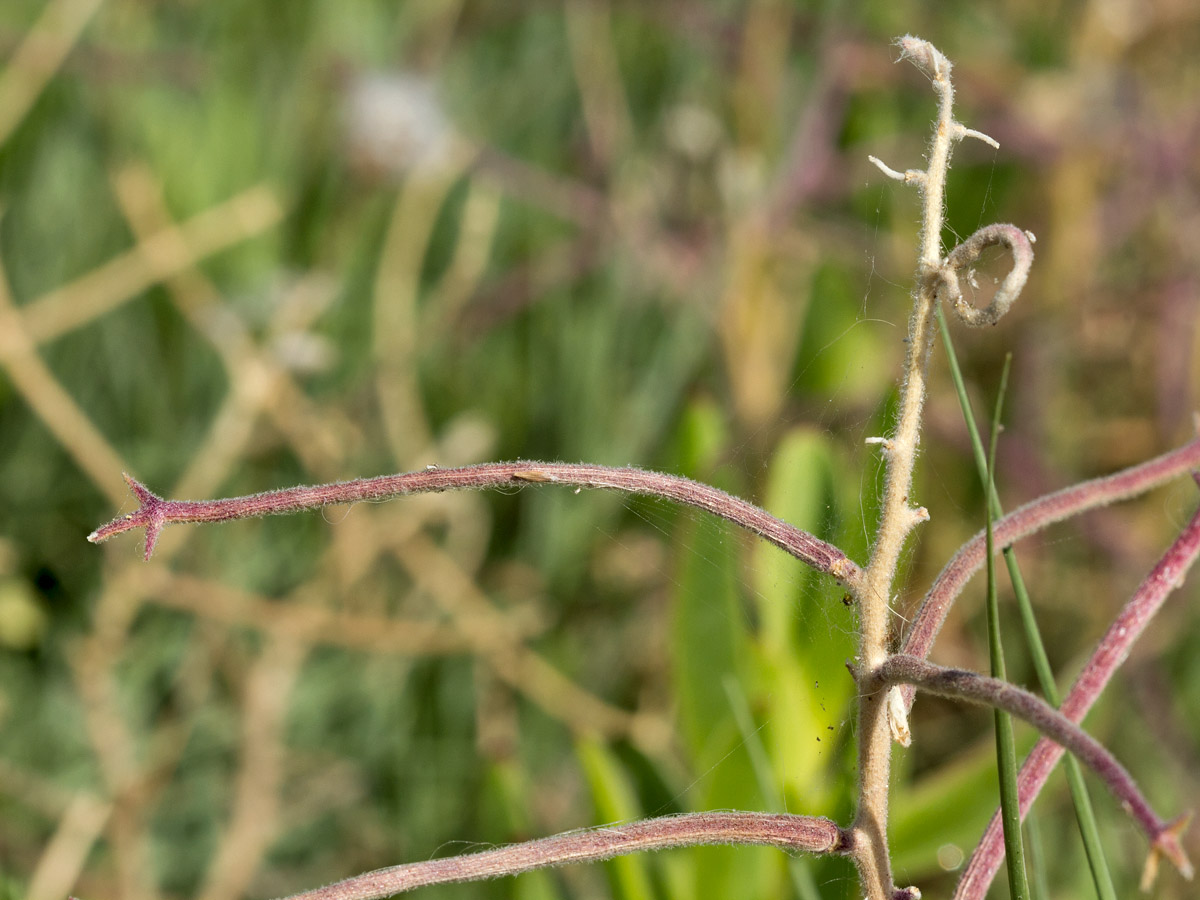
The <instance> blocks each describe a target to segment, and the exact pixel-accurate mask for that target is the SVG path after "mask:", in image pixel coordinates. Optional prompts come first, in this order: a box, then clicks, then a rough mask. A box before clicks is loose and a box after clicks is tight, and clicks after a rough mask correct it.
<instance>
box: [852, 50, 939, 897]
mask: <svg viewBox="0 0 1200 900" xmlns="http://www.w3.org/2000/svg"><path fill="white" fill-rule="evenodd" d="M899 45H900V48H901V53H902V57H908V58H910V59H912V61H913V62H914V63H915V64H916V65H917V67H918V68H920V69H921V70H922V71H924V72H925V74H926V75H927V76H929V79H930V81H931V82H932V84H933V89H934V92H935V93H936V94H937V98H938V117H937V122H936V123H935V126H934V132H933V140H932V143H931V145H930V149H929V165H928V167H927V168H926V169H925V170H924V171H909V172H907V173H905V174H904V175H900V174H899V173H896V172H892V171H891V170H889V169H888V168H887V167H886V166H884V165H883V164H881V163H879V162H878V161H877V160H876V161H875V162H876V164H877V165H878V166H879V168H880V169H881V170H882V171H884V172H885V173H886V174H890V175H891V176H892V177H898V178H899V179H900V180H902V181H905V182H912V183H915V184H916V185H917V187H918V188H919V189H920V192H921V197H922V201H923V207H922V226H921V252H920V256H919V259H918V262H917V274H916V287H915V290H914V293H913V309H912V315H911V316H910V318H909V323H908V338H907V344H908V350H907V354H906V357H905V362H904V377H903V381H902V384H901V394H900V407H899V412H898V414H897V420H896V427H895V431H894V433H893V435H892V437H891V438H889V439H887V440H884V441H882V442H881V443H882V446H883V451H884V458H885V460H886V463H887V474H886V482H885V488H884V495H883V508H882V511H881V513H880V519H879V527H878V530H877V531H876V533H875V542H874V546H873V547H872V550H871V561H870V564H869V565H868V566H867V568H866V570H865V571H864V573H863V579H862V585H861V588H860V589H859V590H858V591H857V598H858V607H859V652H858V678H859V707H858V810H857V812H856V815H855V819H854V828H855V830H856V833H858V834H860V835H861V836H862V839H863V840H862V851H861V852H860V853H858V854H856V856H855V862H856V863H857V865H858V869H859V876H860V878H861V879H862V882H863V887H864V889H865V890H866V892H867V896H868V898H870V900H889V898H890V897H892V896H893V895H894V893H895V885H894V884H893V881H892V872H891V862H890V859H889V856H888V846H887V818H888V781H889V775H890V772H891V751H892V729H891V726H890V724H889V721H888V712H887V710H888V704H887V698H886V692H880V691H871V690H867V689H866V682H867V681H869V680H870V677H871V673H873V672H874V671H875V670H876V669H877V667H879V666H880V665H882V664H883V663H884V662H885V661H886V660H887V658H888V649H889V648H888V630H889V624H890V623H889V618H888V617H889V607H888V600H889V598H890V597H891V592H892V584H893V582H894V581H895V577H896V567H897V564H898V562H899V559H900V553H901V550H902V549H903V546H904V541H905V539H906V538H907V537H908V535H909V533H910V532H911V531H912V529H913V528H914V527H916V525H917V524H918V523H919V522H922V521H925V520H926V519H928V518H929V514H928V512H926V510H925V509H924V508H922V507H914V506H913V505H912V503H911V502H910V500H909V494H910V492H911V490H912V475H913V465H914V463H915V460H916V456H917V448H918V445H919V443H920V430H921V411H922V409H923V407H924V403H925V393H926V392H925V381H926V377H927V373H928V370H929V354H930V351H931V350H932V348H933V310H934V306H935V304H936V303H937V294H938V287H939V284H940V279H939V277H938V271H939V269H940V266H941V262H942V223H943V216H944V203H945V186H946V170H947V168H948V167H949V165H950V153H951V150H952V149H953V145H954V142H955V140H957V139H958V138H960V137H961V133H960V132H961V126H958V125H957V123H955V122H954V118H953V107H954V87H953V85H952V84H951V81H950V68H951V66H950V61H949V60H948V59H946V57H945V56H943V55H942V54H941V53H940V52H939V51H938V50H937V49H936V48H935V47H934V46H933V45H932V44H930V43H928V42H926V41H922V40H920V39H918V38H915V37H912V36H905V37H903V38H901V39H900V41H899Z"/></svg>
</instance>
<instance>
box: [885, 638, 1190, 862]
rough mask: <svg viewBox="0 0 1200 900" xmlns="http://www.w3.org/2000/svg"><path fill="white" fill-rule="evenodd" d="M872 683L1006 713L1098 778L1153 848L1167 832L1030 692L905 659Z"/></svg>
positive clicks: (1106, 763)
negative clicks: (1062, 749)
mask: <svg viewBox="0 0 1200 900" xmlns="http://www.w3.org/2000/svg"><path fill="white" fill-rule="evenodd" d="M875 677H876V678H877V679H878V680H879V681H880V682H881V683H883V684H911V685H914V686H915V687H917V688H920V689H921V690H924V691H928V692H929V693H932V694H938V695H940V696H942V697H952V698H957V699H961V700H967V701H969V702H971V703H979V704H982V705H984V706H991V707H993V708H995V709H1002V710H1004V711H1005V712H1008V713H1011V714H1012V715H1014V716H1016V717H1017V718H1019V719H1022V720H1024V721H1026V722H1028V723H1029V724H1030V725H1032V726H1033V727H1034V728H1036V729H1037V730H1038V731H1040V732H1041V733H1042V734H1044V735H1046V736H1048V737H1049V738H1051V739H1052V740H1053V741H1055V742H1056V743H1058V744H1060V745H1062V746H1063V747H1066V748H1067V749H1068V750H1070V751H1071V752H1072V753H1074V754H1075V756H1077V757H1078V758H1079V760H1080V762H1082V763H1083V764H1084V765H1086V766H1087V767H1088V768H1090V769H1091V770H1092V771H1093V772H1095V773H1096V774H1097V775H1099V776H1100V778H1101V779H1103V781H1104V783H1105V784H1106V785H1108V788H1109V790H1110V791H1112V793H1113V795H1114V796H1115V797H1116V798H1117V799H1118V800H1119V801H1120V802H1121V805H1122V806H1124V807H1125V809H1126V810H1127V811H1128V812H1129V814H1130V815H1131V816H1133V819H1134V821H1136V822H1137V823H1138V824H1139V825H1140V826H1141V827H1142V830H1143V831H1145V832H1146V836H1147V837H1148V838H1149V839H1150V842H1151V843H1152V844H1153V843H1155V842H1156V841H1157V840H1158V839H1159V837H1160V836H1161V835H1162V834H1163V832H1164V831H1166V830H1167V828H1168V826H1167V823H1166V822H1164V821H1163V820H1162V819H1161V818H1159V816H1158V814H1157V813H1156V812H1155V811H1154V810H1153V809H1152V808H1151V806H1150V803H1149V802H1148V801H1147V800H1146V798H1145V797H1144V796H1143V795H1142V792H1141V789H1140V788H1138V786H1137V782H1135V781H1134V780H1133V776H1132V775H1130V774H1129V772H1128V770H1127V769H1126V768H1125V767H1124V766H1122V765H1121V764H1120V763H1119V762H1117V760H1116V758H1115V757H1114V756H1113V755H1112V754H1111V753H1109V752H1108V750H1107V749H1105V748H1104V746H1103V745H1102V744H1101V743H1100V742H1099V741H1097V740H1096V739H1095V738H1094V737H1092V736H1091V735H1090V734H1088V733H1087V732H1085V731H1084V730H1083V729H1081V728H1080V727H1079V725H1078V724H1076V723H1075V722H1073V721H1071V720H1070V719H1068V718H1067V717H1066V716H1064V715H1063V714H1062V713H1061V712H1060V711H1059V710H1057V709H1055V708H1054V707H1053V706H1051V705H1050V704H1048V703H1047V702H1046V701H1045V700H1042V699H1041V698H1040V697H1036V696H1034V695H1033V694H1031V693H1029V691H1026V690H1024V689H1022V688H1019V687H1017V686H1016V685H1013V684H1009V683H1008V682H1007V681H1001V680H1000V679H999V678H990V677H988V676H987V675H980V674H979V673H978V672H970V671H967V670H966V669H949V668H946V667H944V666H937V665H934V664H933V663H930V662H926V661H925V660H923V659H918V658H917V657H915V656H906V655H904V654H896V655H895V656H890V657H888V659H887V661H886V662H884V663H883V664H882V665H880V666H879V667H878V668H877V669H876V670H875Z"/></svg>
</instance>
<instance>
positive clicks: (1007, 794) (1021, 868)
mask: <svg viewBox="0 0 1200 900" xmlns="http://www.w3.org/2000/svg"><path fill="white" fill-rule="evenodd" d="M1011 362H1012V354H1011V353H1010V354H1009V355H1008V356H1007V357H1006V358H1005V360H1004V370H1003V371H1002V372H1001V374H1000V390H999V392H998V395H997V397H996V411H995V413H994V414H993V416H992V439H991V445H990V446H989V448H988V462H987V478H986V479H985V481H984V495H985V496H991V494H992V492H993V491H994V490H995V483H996V482H995V472H996V442H997V438H998V437H999V433H1000V411H1001V409H1003V407H1004V393H1005V391H1006V390H1007V389H1008V369H1009V365H1010V363H1011ZM985 506H986V507H987V622H988V648H989V650H990V651H991V657H992V677H993V678H1001V679H1002V678H1005V677H1006V673H1005V671H1004V648H1003V647H1002V646H1001V643H1000V599H999V596H998V593H997V591H996V557H995V551H994V543H993V535H992V507H991V504H990V503H985ZM995 718H996V766H997V768H998V769H999V770H1000V818H1001V822H1002V823H1003V825H1004V853H1005V861H1006V862H1007V864H1008V893H1009V896H1010V897H1011V898H1012V900H1028V898H1029V885H1028V883H1027V882H1026V880H1025V848H1024V845H1023V843H1022V841H1021V808H1020V800H1019V798H1018V796H1017V751H1016V749H1015V748H1014V746H1013V731H1012V717H1011V716H1009V714H1008V713H1006V712H1002V711H1001V710H996V712H995Z"/></svg>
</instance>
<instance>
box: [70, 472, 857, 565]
mask: <svg viewBox="0 0 1200 900" xmlns="http://www.w3.org/2000/svg"><path fill="white" fill-rule="evenodd" d="M125 481H126V482H128V484H129V488H130V490H132V491H133V494H134V496H135V497H136V498H137V500H138V502H139V504H140V506H139V507H138V509H137V510H136V511H134V512H132V513H129V514H128V515H124V516H121V517H119V518H116V519H113V520H112V521H111V522H109V523H108V524H107V525H102V526H101V527H100V528H97V529H96V530H95V531H93V532H92V533H91V534H89V535H88V540H89V541H92V542H93V543H97V542H99V541H104V540H108V538H110V537H112V536H113V535H117V534H120V533H121V532H123V531H129V530H131V529H134V528H145V529H146V550H145V556H146V559H149V558H150V555H151V554H152V553H153V552H154V544H155V541H157V540H158V535H159V533H160V532H161V531H162V528H163V526H164V525H169V524H171V523H175V522H227V521H230V520H231V519H246V518H254V517H257V516H269V515H280V514H285V513H294V512H299V511H301V510H306V509H318V508H320V507H323V506H330V505H333V504H337V503H355V502H357V501H360V500H388V499H391V498H393V497H401V496H404V495H406V494H420V493H429V492H437V491H450V490H466V489H479V488H491V487H503V486H512V487H521V486H524V485H528V484H563V485H573V486H576V487H586V488H606V489H610V490H617V491H625V492H628V493H631V494H644V495H647V496H652V497H661V498H663V499H664V500H673V501H675V502H676V503H682V504H684V505H685V506H693V507H696V508H697V509H702V510H705V511H706V512H710V513H713V514H714V515H717V516H720V517H721V518H723V519H727V520H729V521H730V522H733V523H734V524H735V525H740V526H741V527H742V528H745V529H746V530H747V531H750V532H753V533H754V534H757V535H758V536H759V537H762V538H764V539H765V540H767V541H770V542H771V543H772V544H774V545H775V546H776V547H780V548H781V549H783V550H785V551H787V552H788V553H790V554H791V555H792V556H794V557H796V558H797V559H799V560H802V561H803V562H805V563H807V564H808V565H810V566H812V567H813V568H814V569H816V570H817V571H819V572H824V573H826V574H828V575H832V576H833V577H834V578H837V579H838V580H840V581H842V582H844V583H846V584H847V585H850V586H854V585H856V584H857V583H858V580H859V577H860V576H859V568H858V566H857V565H855V564H854V562H853V561H851V560H850V559H849V558H848V557H847V556H846V554H845V553H843V552H842V551H841V550H839V549H838V548H837V547H835V546H833V545H832V544H829V543H826V542H825V541H823V540H821V539H820V538H817V537H815V536H813V535H811V534H809V533H808V532H806V531H801V530H800V529H799V528H796V527H794V526H792V525H789V524H788V523H787V522H784V521H782V520H781V519H777V518H776V517H775V516H772V515H771V514H770V513H768V512H766V511H765V510H763V509H760V508H759V507H757V506H755V505H754V504H752V503H747V502H746V501H745V500H741V499H739V498H737V497H734V496H733V495H731V494H727V493H725V492H724V491H719V490H717V489H716V488H714V487H710V486H709V485H707V484H701V483H699V482H696V481H692V480H691V479H688V478H682V477H679V476H677V475H664V474H662V473H660V472H649V471H646V470H644V469H634V468H614V467H609V466H591V465H582V464H571V463H545V462H529V461H527V460H521V461H517V462H503V463H485V464H483V465H478V466H464V467H462V468H457V469H439V468H437V467H436V466H431V467H430V468H428V469H424V470H422V471H419V472H405V473H401V474H399V475H381V476H379V477H378V478H359V479H356V480H354V481H341V482H337V483H334V484H322V485H317V486H315V487H305V486H301V487H293V488H286V489H284V490H279V491H268V492H266V493H263V494H251V495H248V496H245V497H232V498H229V499H225V500H163V499H162V498H161V497H159V496H157V495H156V494H153V493H151V492H150V491H149V490H147V489H146V488H145V487H144V486H143V485H142V484H140V483H139V482H138V481H137V480H135V479H134V478H131V477H130V476H128V475H126V476H125Z"/></svg>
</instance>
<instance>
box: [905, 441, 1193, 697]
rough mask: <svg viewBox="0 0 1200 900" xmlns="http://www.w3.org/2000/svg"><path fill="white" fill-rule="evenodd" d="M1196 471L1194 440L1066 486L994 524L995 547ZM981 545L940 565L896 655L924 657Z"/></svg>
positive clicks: (977, 561)
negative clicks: (1125, 467)
mask: <svg viewBox="0 0 1200 900" xmlns="http://www.w3.org/2000/svg"><path fill="white" fill-rule="evenodd" d="M1197 468H1200V439H1196V440H1193V441H1191V442H1189V443H1187V444H1184V445H1183V446H1182V447H1180V448H1179V449H1177V450H1172V451H1170V452H1169V453H1164V454H1163V455H1162V456H1157V457H1155V458H1154V459H1151V460H1149V461H1147V462H1144V463H1140V464H1139V465H1136V466H1131V467H1130V468H1128V469H1123V470H1121V471H1120V472H1117V473H1115V474H1113V475H1106V476H1104V477H1102V478H1094V479H1092V480H1091V481H1085V482H1082V483H1080V484H1076V485H1072V486H1071V487H1068V488H1064V489H1063V490H1061V491H1057V492H1056V493H1053V494H1047V495H1046V496H1044V497H1040V498H1038V499H1037V500H1034V501H1032V502H1030V503H1027V504H1025V505H1024V506H1021V507H1018V508H1017V509H1015V510H1013V511H1012V512H1010V513H1009V514H1008V515H1006V516H1005V517H1004V518H1002V519H1000V520H999V521H997V522H996V523H995V526H994V527H995V536H996V544H997V545H998V546H1001V547H1004V546H1007V545H1009V544H1013V543H1015V542H1016V541H1019V540H1020V539H1021V538H1023V537H1028V536H1029V535H1031V534H1034V533H1036V532H1038V531H1040V530H1042V529H1043V528H1046V527H1047V526H1049V525H1052V524H1054V523H1055V522H1061V521H1063V520H1064V519H1069V518H1071V517H1072V516H1077V515H1079V514H1080V513H1082V512H1086V511H1087V510H1090V509H1096V508H1097V507H1101V506H1107V505H1108V504H1110V503H1115V502H1117V501H1118V500H1125V499H1128V498H1130V497H1136V496H1138V495H1139V494H1144V493H1146V492H1147V491H1150V490H1152V489H1154V488H1156V487H1158V486H1159V485H1160V484H1163V483H1165V482H1167V481H1170V480H1172V479H1174V478H1178V477H1179V476H1181V475H1184V474H1186V473H1188V472H1191V471H1192V470H1194V469H1197ZM984 545H985V539H984V534H983V532H980V533H979V534H977V535H975V537H973V538H971V540H969V541H967V543H965V544H963V546H962V547H961V548H959V550H958V552H957V553H955V554H954V557H953V558H952V559H951V560H950V562H948V563H946V565H945V567H944V568H943V569H942V571H941V573H940V574H939V575H938V577H937V580H936V581H934V583H933V586H932V587H931V588H930V589H929V591H928V593H927V594H926V595H925V600H924V601H923V602H922V604H921V608H920V609H919V610H918V611H917V615H916V618H915V619H914V620H913V626H912V629H911V630H910V631H909V633H908V636H907V637H906V638H905V641H904V646H903V648H902V652H904V653H906V654H908V655H910V656H919V657H921V658H922V659H923V658H925V657H927V656H928V655H929V651H930V650H931V649H932V648H933V642H934V641H935V640H936V638H937V635H938V632H939V631H940V630H941V628H942V623H944V622H945V621H946V616H947V615H948V614H949V612H950V607H951V606H952V605H953V604H954V601H955V600H956V599H957V598H958V595H959V594H961V593H962V589H963V587H964V586H965V585H966V583H967V581H968V580H969V579H970V578H971V576H972V575H974V574H975V573H976V572H978V571H979V569H980V568H981V567H982V566H983V561H984V558H985V546H984ZM905 705H906V707H911V706H912V690H911V689H908V690H906V691H905Z"/></svg>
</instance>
